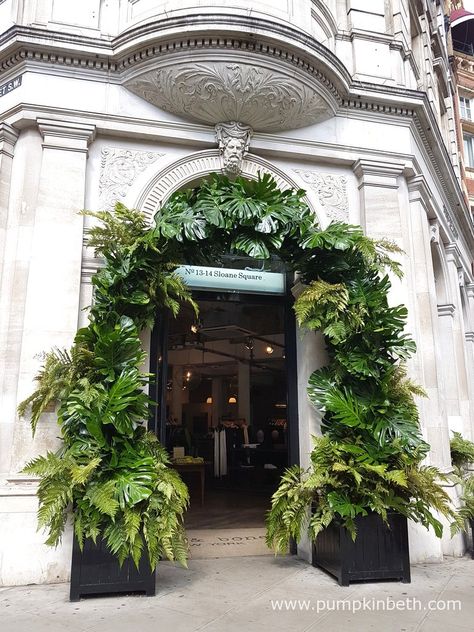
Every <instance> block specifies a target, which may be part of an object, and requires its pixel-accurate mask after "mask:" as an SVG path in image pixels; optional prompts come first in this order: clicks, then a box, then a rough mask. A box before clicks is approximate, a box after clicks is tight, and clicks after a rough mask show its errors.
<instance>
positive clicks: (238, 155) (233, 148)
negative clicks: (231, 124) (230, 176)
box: [222, 138, 245, 173]
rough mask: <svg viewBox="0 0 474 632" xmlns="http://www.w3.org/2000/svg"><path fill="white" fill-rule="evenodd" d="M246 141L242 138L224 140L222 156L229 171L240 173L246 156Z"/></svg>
mask: <svg viewBox="0 0 474 632" xmlns="http://www.w3.org/2000/svg"><path fill="white" fill-rule="evenodd" d="M244 150H245V142H244V140H243V139H241V138H228V139H227V140H226V141H225V142H224V149H223V152H222V157H223V160H224V168H225V170H226V171H228V172H229V173H239V171H240V166H241V163H242V160H243V157H244Z"/></svg>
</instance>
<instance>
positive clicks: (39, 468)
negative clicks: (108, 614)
mask: <svg viewBox="0 0 474 632" xmlns="http://www.w3.org/2000/svg"><path fill="white" fill-rule="evenodd" d="M142 360H143V352H142V350H141V347H140V340H139V338H138V332H137V329H136V327H135V325H134V323H133V321H132V320H131V319H130V318H128V317H126V316H122V317H121V318H119V319H118V321H117V322H115V323H114V322H113V319H111V320H110V322H101V323H98V322H94V321H92V322H91V324H90V325H89V327H87V328H84V329H81V330H79V331H78V332H77V334H76V338H75V342H74V345H73V347H72V349H71V351H70V352H64V351H58V350H54V351H52V352H51V353H49V354H48V355H47V356H46V358H45V362H44V366H43V368H42V370H41V372H40V374H39V375H38V376H37V381H38V388H37V390H36V391H35V392H34V393H33V394H32V395H31V396H30V397H29V398H28V399H27V400H25V401H24V402H23V403H22V404H21V406H20V413H22V414H24V413H25V412H26V410H27V408H28V407H29V406H31V419H32V426H33V431H35V429H36V425H37V423H38V420H39V418H40V416H41V414H42V413H43V412H44V410H45V409H46V408H47V407H48V406H50V405H51V404H52V403H56V402H57V403H58V404H59V406H58V412H57V415H58V424H59V428H60V432H61V439H62V445H61V447H60V448H59V450H58V451H57V452H55V453H53V452H48V453H47V454H46V455H45V456H39V457H37V458H35V459H33V460H32V461H30V462H29V463H28V464H27V465H26V467H25V468H24V471H25V472H27V473H29V474H32V475H36V476H39V477H40V483H39V489H38V498H39V503H40V509H39V512H38V519H39V527H41V528H45V529H47V530H48V539H47V541H46V543H47V544H49V545H53V546H56V545H57V544H58V543H59V541H60V539H61V536H62V534H63V531H64V528H65V525H66V522H67V520H68V516H69V515H70V513H71V510H73V516H74V535H75V538H74V549H73V561H72V571H71V599H72V600H75V599H78V598H79V597H80V595H83V594H91V593H101V592H120V591H122V590H126V591H127V592H130V591H143V592H146V594H149V595H150V594H154V592H155V582H154V569H155V567H156V564H157V563H158V560H159V559H160V558H161V557H167V558H170V559H176V560H179V561H180V562H182V563H183V564H185V563H186V552H187V547H186V538H185V534H184V530H183V525H182V517H183V512H184V510H185V508H186V505H187V500H188V493H187V489H186V487H185V485H184V484H183V483H182V481H181V480H180V478H179V475H178V474H177V473H176V472H175V470H173V469H171V468H169V467H168V457H167V454H166V452H165V451H164V449H163V448H162V447H161V445H160V444H159V443H158V441H157V439H156V437H155V436H154V435H152V434H151V433H149V432H147V431H146V430H145V425H144V424H145V422H146V420H147V418H148V406H149V399H148V397H147V395H146V394H145V393H144V390H143V389H144V386H145V385H146V381H147V378H146V376H143V375H141V374H140V370H139V365H140V364H141V362H142ZM144 551H146V555H142V553H143V552H144Z"/></svg>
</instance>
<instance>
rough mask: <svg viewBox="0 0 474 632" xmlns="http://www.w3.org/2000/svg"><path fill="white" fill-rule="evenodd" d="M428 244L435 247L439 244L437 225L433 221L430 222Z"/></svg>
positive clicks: (435, 221)
mask: <svg viewBox="0 0 474 632" xmlns="http://www.w3.org/2000/svg"><path fill="white" fill-rule="evenodd" d="M430 242H431V243H433V244H436V245H439V244H440V243H441V240H440V236H439V224H438V222H437V220H435V219H433V220H431V221H430Z"/></svg>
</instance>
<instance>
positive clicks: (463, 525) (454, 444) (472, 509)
mask: <svg viewBox="0 0 474 632" xmlns="http://www.w3.org/2000/svg"><path fill="white" fill-rule="evenodd" d="M450 447H451V461H452V464H453V468H454V473H453V474H454V480H455V482H456V483H458V484H459V485H460V486H461V489H462V494H461V498H460V500H461V507H460V509H459V510H458V512H457V514H456V520H455V521H454V522H453V523H452V524H451V532H452V533H453V535H454V534H455V533H459V532H460V531H466V530H467V525H469V527H470V529H471V557H472V559H474V473H473V472H472V470H470V469H469V468H470V466H471V465H472V464H473V463H474V443H473V442H472V441H469V439H465V438H464V437H463V436H462V434H461V433H460V432H453V436H452V438H451V442H450Z"/></svg>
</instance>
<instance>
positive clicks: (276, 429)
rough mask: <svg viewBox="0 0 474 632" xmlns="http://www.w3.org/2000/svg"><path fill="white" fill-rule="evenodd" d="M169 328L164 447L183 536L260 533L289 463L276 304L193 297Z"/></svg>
mask: <svg viewBox="0 0 474 632" xmlns="http://www.w3.org/2000/svg"><path fill="white" fill-rule="evenodd" d="M198 304H199V316H198V317H196V315H195V313H194V311H193V309H192V308H191V307H183V309H182V310H181V312H180V314H179V316H178V317H177V318H176V319H174V320H172V321H171V322H170V329H169V338H168V374H167V375H168V377H167V385H166V415H167V423H166V447H167V449H168V451H169V452H170V455H171V456H172V458H173V464H174V467H176V469H178V471H179V472H180V474H181V475H182V476H183V478H184V480H185V481H186V483H187V484H188V486H189V488H190V493H191V502H190V509H189V511H188V513H187V517H186V526H187V527H188V528H191V529H200V528H207V529H209V528H210V529H213V528H227V527H256V526H263V524H264V520H265V514H266V512H267V510H268V509H269V506H270V499H271V495H272V493H273V491H274V490H275V489H276V486H277V484H278V481H279V478H280V476H281V474H282V473H283V470H284V469H285V468H286V467H287V465H288V427H287V426H288V420H287V376H286V366H285V363H286V359H285V333H284V331H285V329H284V303H283V301H282V300H281V299H278V298H275V299H274V300H271V299H270V300H268V299H267V300H264V299H261V300H259V298H258V297H257V296H252V297H251V300H250V298H249V297H247V300H246V297H245V295H242V294H237V293H234V294H230V293H227V294H215V295H210V294H207V295H205V298H202V297H200V296H198Z"/></svg>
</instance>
